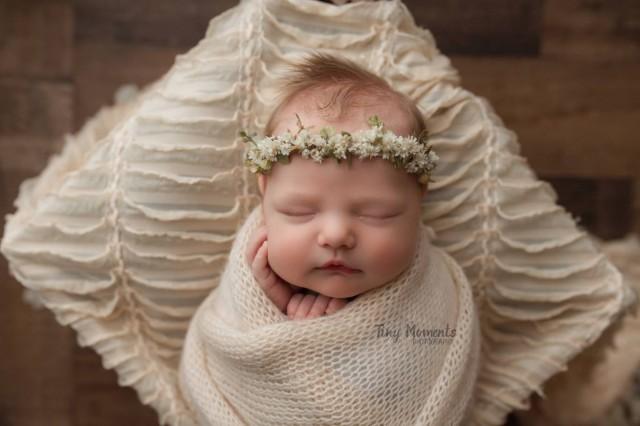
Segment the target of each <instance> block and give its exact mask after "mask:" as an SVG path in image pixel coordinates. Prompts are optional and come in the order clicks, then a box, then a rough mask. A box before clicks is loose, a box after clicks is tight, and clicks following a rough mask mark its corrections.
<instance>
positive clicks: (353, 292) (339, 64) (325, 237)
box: [246, 56, 437, 319]
mask: <svg viewBox="0 0 640 426" xmlns="http://www.w3.org/2000/svg"><path fill="white" fill-rule="evenodd" d="M329 72H331V74H329ZM288 88H289V89H290V92H289V93H288V94H287V96H286V98H285V100H284V101H283V103H282V104H281V106H280V107H279V108H277V109H276V110H275V112H274V113H273V115H272V117H271V119H270V121H269V125H268V126H267V132H268V133H267V134H269V135H275V136H278V135H284V134H288V135H292V133H293V132H292V129H295V130H296V131H300V130H301V129H302V126H304V127H303V128H304V129H306V130H308V131H309V132H310V133H314V132H315V133H317V132H319V131H322V130H321V129H323V128H327V127H333V128H335V129H340V131H342V132H349V133H350V134H354V133H356V132H358V131H363V130H364V131H366V130H370V128H371V123H370V119H371V117H373V116H377V117H379V119H381V122H382V123H384V129H385V130H388V131H391V132H393V133H394V134H395V135H399V136H410V135H414V136H421V135H424V133H425V125H424V122H423V119H422V116H421V114H420V113H419V112H418V111H417V108H416V107H415V105H414V104H413V103H412V102H411V101H409V100H408V99H406V98H405V97H404V96H402V95H401V94H399V93H397V92H395V91H394V90H392V89H391V88H390V87H389V86H388V85H387V84H386V83H385V82H384V81H383V80H381V79H379V78H377V77H376V76H374V75H372V74H369V73H367V72H365V71H363V70H361V69H359V68H356V67H355V66H353V65H352V64H349V63H347V62H344V61H336V60H334V59H331V58H327V57H321V56H316V57H314V58H312V59H311V60H309V61H308V62H307V63H306V64H305V65H304V66H303V67H301V68H300V69H298V73H297V74H294V77H293V78H292V79H291V80H290V81H289V84H288ZM374 120H375V119H374ZM370 133H371V132H370ZM338 135H339V134H338ZM426 159H427V160H428V161H431V163H429V164H427V167H428V170H422V172H423V173H424V172H425V171H426V172H427V173H428V172H429V171H430V169H431V168H432V167H433V166H434V165H435V160H436V159H437V157H435V154H433V153H432V152H430V151H429V152H428V153H427V154H426ZM268 173H269V174H266V173H261V174H259V175H258V184H259V188H260V193H261V195H262V216H263V218H264V223H263V224H262V226H260V227H259V228H258V230H257V232H256V233H255V235H254V237H253V239H252V241H251V243H250V244H249V247H248V252H247V253H246V255H247V261H248V262H249V263H250V264H251V269H252V271H253V274H254V276H255V278H256V280H257V281H258V282H259V283H260V285H261V287H262V288H263V289H264V290H265V292H266V293H267V295H268V296H269V298H270V299H271V300H272V301H273V302H274V303H275V304H276V306H277V307H278V308H279V309H280V310H281V311H283V312H285V313H286V314H287V315H288V316H289V318H292V319H302V318H315V317H318V316H321V315H324V314H330V313H332V312H335V311H337V310H339V309H340V308H342V307H344V306H345V305H346V303H348V301H350V300H352V298H354V297H356V296H358V295H359V294H362V293H364V292H366V291H369V290H371V289H374V288H377V287H379V286H381V285H384V284H385V283H387V282H389V281H391V280H392V279H393V278H395V277H397V276H398V275H399V274H400V273H401V272H402V271H404V270H405V269H406V268H407V267H408V265H409V262H410V261H411V259H412V258H413V255H414V253H415V249H416V241H417V238H418V236H419V234H420V233H419V224H420V212H421V199H422V198H423V197H424V195H425V193H426V190H427V181H426V178H428V175H424V174H423V175H411V174H409V173H407V171H406V170H405V169H404V168H399V167H394V165H393V164H392V162H391V161H389V160H386V159H382V158H380V157H374V158H370V159H360V158H353V160H352V161H351V162H350V164H349V163H347V162H346V161H342V162H340V163H338V162H337V161H336V160H335V159H334V158H325V159H324V161H322V162H321V163H320V162H317V161H315V160H314V159H312V158H304V157H303V156H302V155H300V153H295V154H293V155H291V156H290V158H289V163H288V164H277V163H276V164H274V165H273V167H271V168H270V169H269V170H268ZM421 176H422V178H423V181H422V182H420V181H419V178H421Z"/></svg>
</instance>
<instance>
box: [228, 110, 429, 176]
mask: <svg viewBox="0 0 640 426" xmlns="http://www.w3.org/2000/svg"><path fill="white" fill-rule="evenodd" d="M296 118H297V123H298V131H297V132H296V133H291V131H289V130H287V131H286V132H285V133H284V134H281V135H278V136H266V137H264V138H261V139H256V137H255V135H254V136H252V135H249V134H248V133H247V132H245V131H242V132H240V136H241V137H242V139H243V140H244V141H245V142H246V143H248V144H250V147H249V149H248V151H247V152H246V154H245V165H246V166H247V167H249V169H250V170H251V172H252V173H262V174H267V173H269V171H270V170H271V168H272V167H273V165H274V164H276V163H288V162H289V158H290V156H291V154H294V153H300V154H301V155H302V157H304V158H310V159H312V160H314V161H316V162H318V163H321V162H322V160H323V159H325V158H335V159H336V160H337V161H338V163H340V161H342V160H348V161H350V160H351V158H352V157H356V158H360V159H370V158H375V157H381V158H382V159H385V160H388V161H390V162H391V163H392V164H393V165H394V167H397V168H403V169H405V170H406V171H407V172H408V173H410V174H416V175H418V180H419V182H420V183H422V184H424V185H427V184H428V183H429V181H430V178H431V172H432V171H433V169H435V167H436V165H437V162H438V160H439V158H438V155H437V154H436V153H435V152H434V151H433V148H432V147H431V146H430V145H428V144H427V143H426V133H425V134H421V135H420V136H419V137H415V136H397V135H396V134H394V133H393V132H391V131H389V130H386V129H385V128H384V124H383V123H382V121H381V120H380V118H379V117H378V116H376V115H374V116H372V117H370V118H369V126H370V128H369V129H366V130H360V131H358V132H355V133H349V132H344V131H342V132H338V131H336V130H335V129H334V128H333V127H323V128H322V129H320V131H319V132H317V133H312V132H310V131H309V129H307V128H305V127H304V126H303V124H302V121H301V120H300V117H298V116H297V115H296Z"/></svg>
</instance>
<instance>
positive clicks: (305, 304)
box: [293, 294, 316, 319]
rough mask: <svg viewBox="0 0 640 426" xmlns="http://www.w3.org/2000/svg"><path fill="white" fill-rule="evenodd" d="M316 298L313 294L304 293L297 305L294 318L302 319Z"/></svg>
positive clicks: (307, 313)
mask: <svg viewBox="0 0 640 426" xmlns="http://www.w3.org/2000/svg"><path fill="white" fill-rule="evenodd" d="M315 300H316V295H315V294H305V295H304V298H303V299H302V302H300V306H298V311H297V312H296V314H295V316H294V317H293V318H294V319H304V318H306V317H307V316H308V315H309V311H310V310H311V307H312V306H313V303H314V302H315Z"/></svg>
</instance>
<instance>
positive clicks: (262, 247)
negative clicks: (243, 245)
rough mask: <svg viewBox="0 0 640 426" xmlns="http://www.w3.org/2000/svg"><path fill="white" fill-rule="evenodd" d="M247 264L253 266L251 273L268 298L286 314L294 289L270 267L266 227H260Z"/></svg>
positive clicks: (255, 235) (248, 254)
mask: <svg viewBox="0 0 640 426" xmlns="http://www.w3.org/2000/svg"><path fill="white" fill-rule="evenodd" d="M246 259H247V263H248V264H249V265H250V266H251V272H253V276H254V277H255V279H256V281H258V284H260V287H262V289H263V290H264V291H265V293H266V294H267V297H268V298H269V299H271V301H272V302H273V303H274V304H275V305H276V306H277V307H278V309H279V310H280V311H282V312H285V308H286V307H287V305H288V303H289V301H290V300H291V296H292V295H293V289H292V288H291V285H289V284H288V283H286V282H285V281H283V280H282V279H281V278H280V277H279V276H277V275H276V273H275V272H273V270H272V269H271V266H269V262H268V260H267V228H266V227H265V226H264V225H261V226H260V227H258V228H257V229H256V231H255V234H254V235H253V237H252V239H251V241H249V245H248V247H247V253H246Z"/></svg>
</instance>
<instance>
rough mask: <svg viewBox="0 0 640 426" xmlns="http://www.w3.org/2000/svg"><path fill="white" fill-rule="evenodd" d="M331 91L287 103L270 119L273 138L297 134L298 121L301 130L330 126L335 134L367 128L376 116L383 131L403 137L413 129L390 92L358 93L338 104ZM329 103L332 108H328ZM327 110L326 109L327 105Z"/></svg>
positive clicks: (409, 116)
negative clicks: (279, 135) (335, 131)
mask: <svg viewBox="0 0 640 426" xmlns="http://www.w3.org/2000/svg"><path fill="white" fill-rule="evenodd" d="M334 97H335V94H334V93H332V91H331V90H327V89H326V88H325V90H322V89H321V88H318V89H309V90H306V91H304V92H300V93H298V94H296V95H295V96H292V97H291V98H289V99H287V100H286V101H285V102H284V103H283V104H282V105H281V106H280V108H278V110H277V111H276V113H275V115H274V117H273V125H272V129H273V132H272V133H273V134H274V135H278V134H282V133H284V132H286V131H287V130H289V131H295V130H297V124H298V118H300V120H301V121H302V124H303V125H304V126H305V127H314V128H316V130H319V128H320V127H322V126H331V127H334V128H335V129H337V130H345V131H350V132H353V131H356V130H361V129H366V128H368V127H369V118H370V117H371V116H374V115H376V116H378V117H379V118H380V119H381V120H382V122H383V123H384V124H385V128H386V129H387V130H391V131H393V132H394V133H396V134H397V135H402V136H407V135H409V134H411V133H412V131H413V129H414V127H415V119H414V117H413V115H412V112H411V110H410V109H409V108H407V105H406V104H405V103H404V102H403V101H402V99H401V98H400V97H398V96H396V95H394V94H392V93H391V92H390V93H389V95H388V96H386V97H383V96H381V95H380V94H379V93H377V92H375V91H372V92H371V93H361V94H359V95H358V97H357V98H355V99H351V100H350V101H349V102H343V103H338V102H336V101H335V100H334V99H333V98H334ZM332 102H333V104H331V103H332ZM330 104H331V106H330V107H329V106H328V105H330Z"/></svg>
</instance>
